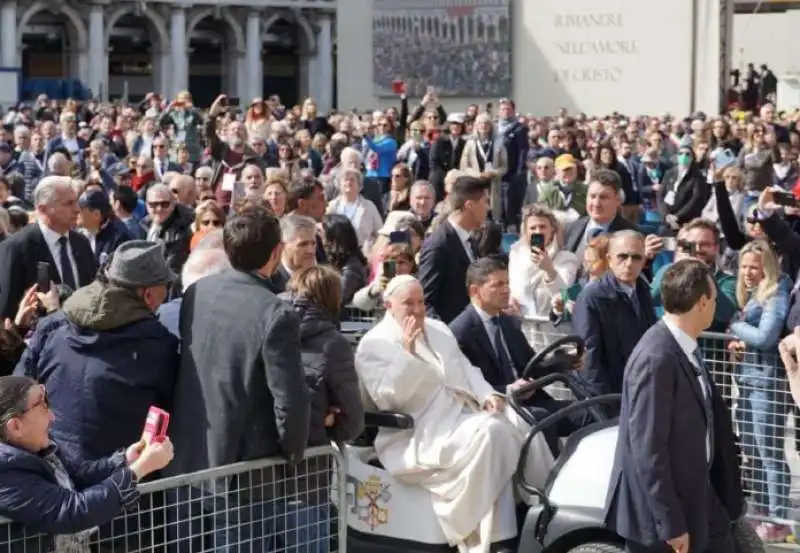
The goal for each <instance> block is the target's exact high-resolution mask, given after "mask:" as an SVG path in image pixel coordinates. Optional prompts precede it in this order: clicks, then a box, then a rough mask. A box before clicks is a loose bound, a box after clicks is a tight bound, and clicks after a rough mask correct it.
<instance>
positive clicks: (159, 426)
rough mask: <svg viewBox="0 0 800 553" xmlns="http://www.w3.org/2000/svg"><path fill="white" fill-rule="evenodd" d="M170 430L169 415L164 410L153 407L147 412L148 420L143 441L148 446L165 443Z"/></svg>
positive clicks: (145, 424)
mask: <svg viewBox="0 0 800 553" xmlns="http://www.w3.org/2000/svg"><path fill="white" fill-rule="evenodd" d="M168 428H169V413H167V412H166V411H164V410H163V409H159V408H158V407H155V406H152V407H150V410H149V411H147V419H146V420H145V423H144V430H143V431H142V441H143V442H144V443H146V444H150V443H153V442H160V441H163V440H164V439H165V438H166V437H167V429H168Z"/></svg>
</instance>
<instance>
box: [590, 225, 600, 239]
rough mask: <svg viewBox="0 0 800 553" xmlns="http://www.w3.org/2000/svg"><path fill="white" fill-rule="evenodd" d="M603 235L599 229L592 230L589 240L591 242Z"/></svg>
mask: <svg viewBox="0 0 800 553" xmlns="http://www.w3.org/2000/svg"><path fill="white" fill-rule="evenodd" d="M601 234H603V229H602V228H601V227H596V228H593V229H592V231H591V232H590V233H589V240H593V239H595V238H597V237H598V236H600V235H601Z"/></svg>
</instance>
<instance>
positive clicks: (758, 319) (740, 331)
mask: <svg viewBox="0 0 800 553" xmlns="http://www.w3.org/2000/svg"><path fill="white" fill-rule="evenodd" d="M791 290H792V282H791V281H790V280H789V278H788V277H787V276H785V275H784V276H782V277H781V280H780V282H779V283H778V290H777V291H776V292H775V295H773V296H772V297H771V298H770V299H769V300H767V302H766V304H764V305H762V304H761V303H759V302H758V301H757V300H756V299H755V298H751V299H750V300H749V301H748V302H747V304H746V305H745V306H744V308H743V309H742V314H741V318H740V319H739V320H738V321H734V322H732V323H731V334H733V335H734V336H736V337H737V338H739V339H740V340H742V341H743V342H744V343H745V344H746V346H747V348H746V349H745V352H744V356H743V358H742V361H741V363H739V364H738V365H737V366H736V381H737V382H738V383H739V384H741V385H748V386H754V387H758V388H768V387H774V386H775V385H776V383H777V382H778V379H783V378H784V377H783V375H782V374H779V371H782V370H783V368H782V364H781V362H780V358H779V356H778V342H780V339H781V335H782V334H783V327H784V324H785V323H786V316H787V315H788V313H789V293H790V292H791Z"/></svg>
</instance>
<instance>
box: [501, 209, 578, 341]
mask: <svg viewBox="0 0 800 553" xmlns="http://www.w3.org/2000/svg"><path fill="white" fill-rule="evenodd" d="M521 229H522V233H521V234H520V239H519V240H518V241H517V242H516V243H515V244H514V245H513V246H511V251H510V252H509V262H508V272H509V276H510V282H509V284H510V288H511V297H512V299H513V300H514V301H516V303H518V304H519V306H520V311H521V312H522V314H523V315H529V316H535V317H547V316H548V315H549V314H550V309H551V306H552V303H553V298H554V297H556V296H558V295H560V294H561V290H563V289H566V288H569V287H570V286H572V285H573V284H574V283H575V279H576V278H577V275H578V270H579V268H580V261H579V260H578V257H577V256H576V255H575V254H574V253H572V252H570V251H569V250H565V249H563V248H562V242H563V231H562V229H561V225H560V223H559V222H558V220H557V219H556V216H555V215H554V214H553V212H552V211H550V210H549V209H547V208H546V207H544V206H541V205H538V204H533V205H529V206H526V207H524V208H523V210H522V226H521ZM553 334H554V329H553V328H552V325H549V324H548V323H543V325H542V326H538V327H537V328H531V332H530V335H529V337H528V339H529V340H530V341H531V345H532V346H533V348H534V349H535V350H537V351H538V350H540V349H541V348H543V347H544V346H547V345H548V344H550V343H551V342H552V338H553Z"/></svg>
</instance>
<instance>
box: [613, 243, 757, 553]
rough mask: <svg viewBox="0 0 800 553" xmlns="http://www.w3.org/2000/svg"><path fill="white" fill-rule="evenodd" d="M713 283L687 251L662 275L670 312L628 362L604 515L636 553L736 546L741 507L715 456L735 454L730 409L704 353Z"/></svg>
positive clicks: (723, 551)
mask: <svg viewBox="0 0 800 553" xmlns="http://www.w3.org/2000/svg"><path fill="white" fill-rule="evenodd" d="M716 296H717V291H716V286H715V285H714V281H713V276H712V274H711V272H710V270H709V268H708V266H707V265H706V264H704V263H703V262H701V261H699V260H695V259H685V260H681V261H678V262H677V263H675V264H674V265H672V266H671V267H670V268H669V269H668V270H667V272H666V273H665V275H664V279H663V281H662V284H661V297H662V301H663V303H664V309H665V314H664V318H663V319H662V320H661V321H660V322H659V323H657V324H656V325H654V326H653V327H651V328H650V329H649V330H648V331H647V332H646V333H645V334H644V336H642V339H641V340H640V341H639V344H638V345H637V346H636V348H635V349H634V351H633V353H632V354H631V356H630V359H629V361H628V364H627V366H626V367H625V376H624V379H623V386H622V411H621V415H620V419H619V438H618V442H617V450H616V457H615V460H614V468H613V470H612V475H611V480H610V483H609V491H608V498H607V504H606V513H605V522H606V524H607V525H608V527H609V528H610V529H611V530H613V531H615V532H616V533H617V534H619V535H620V536H621V537H623V538H625V540H626V547H627V551H629V552H631V553H645V552H647V553H649V552H652V553H660V552H663V553H668V552H671V551H676V552H678V553H688V552H689V551H691V552H692V553H703V552H707V553H728V552H731V551H735V547H734V543H733V538H732V534H731V518H732V517H736V516H737V507H738V509H739V510H738V514H740V513H741V507H742V506H743V502H741V495H739V497H738V499H737V498H732V497H731V495H730V494H729V491H730V490H729V489H726V488H725V485H726V484H725V483H726V482H728V483H730V482H732V481H734V480H735V479H733V478H726V475H725V474H722V472H723V471H725V470H727V471H733V470H737V469H735V468H734V467H732V466H730V465H727V466H725V467H721V466H720V465H719V464H717V462H716V457H717V456H720V455H726V454H729V453H730V452H729V451H726V449H728V448H730V444H731V443H732V439H733V438H732V431H731V429H730V425H727V427H725V426H724V425H720V424H719V423H717V419H724V418H729V417H730V414H729V413H728V412H727V409H726V408H725V406H724V404H723V403H722V401H720V398H719V393H718V392H717V390H716V388H715V387H714V382H713V380H712V378H711V375H710V374H709V372H708V370H707V368H706V366H705V363H704V362H703V356H702V353H701V352H700V351H699V349H698V347H697V339H698V337H699V336H700V333H701V332H702V331H703V330H705V329H706V328H708V326H709V325H710V324H711V322H712V321H713V319H714V310H715V307H716Z"/></svg>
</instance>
